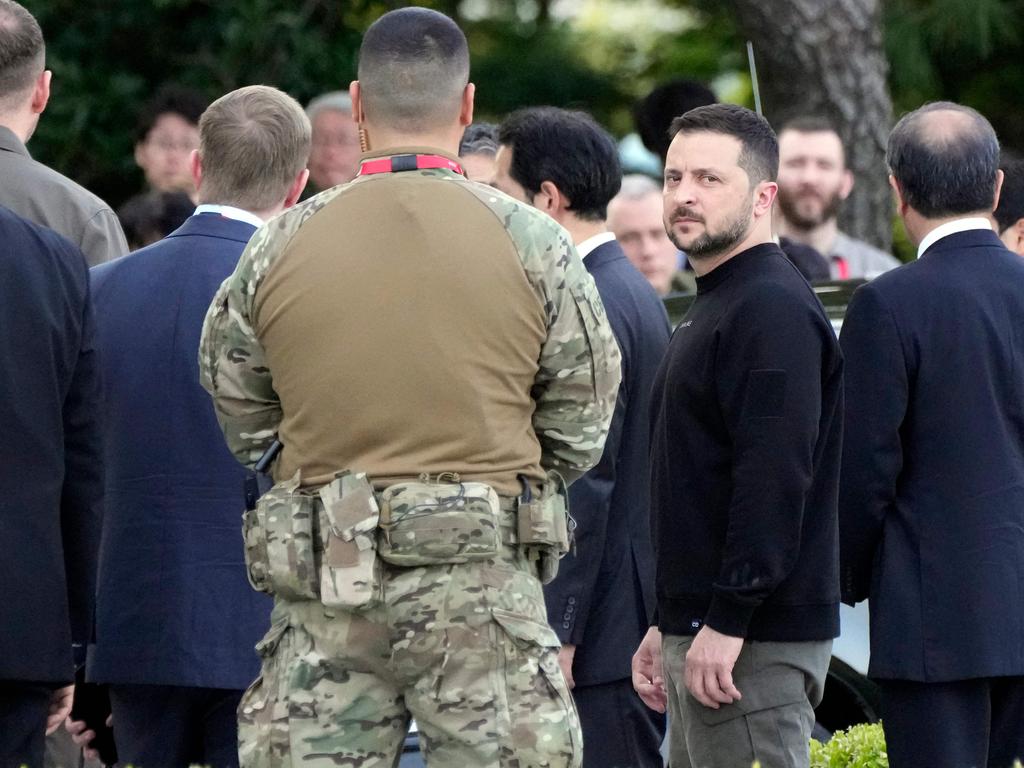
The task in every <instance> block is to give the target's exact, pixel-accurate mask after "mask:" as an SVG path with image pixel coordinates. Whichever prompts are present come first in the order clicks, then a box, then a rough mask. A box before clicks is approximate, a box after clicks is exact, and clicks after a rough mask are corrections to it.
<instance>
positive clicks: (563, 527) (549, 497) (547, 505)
mask: <svg viewBox="0 0 1024 768" xmlns="http://www.w3.org/2000/svg"><path fill="white" fill-rule="evenodd" d="M517 523H518V531H517V532H518V539H519V544H520V546H523V547H526V548H527V550H528V551H530V552H531V553H533V554H534V555H535V557H536V560H537V571H538V574H537V575H538V578H540V580H541V583H543V584H547V583H549V582H550V581H552V580H553V579H554V578H555V576H556V575H557V573H558V561H559V560H561V559H562V557H564V556H565V554H566V552H568V551H569V547H570V546H571V544H572V529H573V527H574V523H573V521H572V518H571V517H570V516H569V494H568V491H567V489H566V486H565V480H564V479H562V476H561V475H560V474H558V473H557V472H554V471H552V472H548V477H547V480H546V481H545V483H544V487H543V488H542V489H541V495H540V497H539V498H536V499H529V498H527V497H525V496H524V497H523V498H520V500H519V506H518V521H517Z"/></svg>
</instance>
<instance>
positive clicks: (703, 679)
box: [686, 625, 743, 709]
mask: <svg viewBox="0 0 1024 768" xmlns="http://www.w3.org/2000/svg"><path fill="white" fill-rule="evenodd" d="M741 650H743V638H742V637H730V636H729V635H723V634H722V633H721V632H716V631H715V630H713V629H712V628H711V627H709V626H707V625H704V626H703V627H701V629H700V631H699V632H698V633H697V636H696V637H695V638H693V643H691V645H690V650H689V651H687V653H686V689H687V690H688V691H689V692H690V693H691V694H693V698H695V699H696V700H697V701H699V702H700V703H701V704H703V705H704V706H705V707H710V708H711V709H718V708H719V707H720V706H721V705H722V704H732V703H733V702H734V701H739V700H740V699H741V698H743V697H742V696H741V695H740V692H739V690H737V688H736V686H735V685H733V683H732V668H733V667H734V666H735V665H736V659H737V658H738V657H739V655H740V651H741Z"/></svg>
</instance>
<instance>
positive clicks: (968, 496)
mask: <svg viewBox="0 0 1024 768" xmlns="http://www.w3.org/2000/svg"><path fill="white" fill-rule="evenodd" d="M840 343H841V345H842V350H843V356H844V357H845V358H846V420H845V441H844V448H843V467H842V477H841V481H840V540H841V544H840V547H841V572H842V588H843V599H844V600H845V601H846V602H851V603H852V602H853V601H855V600H863V599H864V598H868V597H870V603H869V605H870V609H871V663H870V669H869V674H871V675H872V676H875V677H878V678H884V679H903V680H916V681H926V682H941V681H950V680H962V679H967V678H974V677H990V676H996V675H1024V259H1021V258H1020V257H1019V256H1017V255H1016V254H1013V253H1011V252H1010V251H1008V250H1007V249H1006V248H1004V247H1003V245H1002V243H1001V242H1000V241H999V239H998V238H997V237H996V235H995V234H994V233H993V232H991V231H988V230H973V231H968V232H962V233H958V234H952V235H948V236H946V237H944V238H941V239H940V240H938V241H937V242H936V243H935V244H934V245H932V246H931V247H930V248H929V249H928V250H927V251H926V252H925V253H924V254H923V255H922V257H921V258H920V259H919V260H917V261H915V262H913V263H911V264H907V265H905V266H903V267H900V268H899V269H896V270H893V271H891V272H887V273H886V274H884V275H882V276H880V277H878V278H876V279H875V280H874V281H872V282H871V283H868V284H867V285H865V286H863V287H861V288H859V289H858V290H857V292H856V294H854V297H853V300H852V302H851V303H850V307H849V310H848V311H847V314H846V319H845V322H844V324H843V331H842V336H841V339H840Z"/></svg>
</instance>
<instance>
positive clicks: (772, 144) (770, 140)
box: [670, 104, 779, 186]
mask: <svg viewBox="0 0 1024 768" xmlns="http://www.w3.org/2000/svg"><path fill="white" fill-rule="evenodd" d="M700 131H706V132H708V133H721V134H724V135H726V136H732V137H733V138H736V139H739V141H740V144H741V148H740V156H739V161H738V162H739V166H740V168H742V169H743V170H744V171H746V173H747V177H748V178H749V179H750V184H751V186H753V185H754V184H759V183H760V182H762V181H774V180H775V177H776V176H778V175H779V140H778V139H777V138H776V136H775V131H773V130H772V127H771V126H770V125H769V124H768V121H767V120H765V119H764V118H763V117H761V116H760V115H759V114H757V113H756V112H751V111H750V110H749V109H747V108H746V107H740V106H737V105H735V104H710V105H708V106H706V107H697V109H691V110H690V111H689V112H687V113H686V114H685V115H682V116H680V117H677V118H676V119H675V120H673V121H672V128H671V130H670V132H671V135H672V136H675V135H676V134H677V133H698V132H700Z"/></svg>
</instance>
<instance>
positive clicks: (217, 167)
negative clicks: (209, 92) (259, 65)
mask: <svg viewBox="0 0 1024 768" xmlns="http://www.w3.org/2000/svg"><path fill="white" fill-rule="evenodd" d="M311 145H312V128H311V127H310V123H309V118H308V117H306V113H305V111H304V110H303V109H302V106H301V105H300V104H299V103H298V102H297V101H295V99H293V98H292V97H291V96H289V95H288V94H287V93H283V92H282V91H279V90H278V89H277V88H271V87H270V86H269V85H249V86H246V87H244V88H239V89H238V90H235V91H231V93H228V94H225V95H224V96H221V97H220V98H219V99H217V100H216V101H215V102H213V104H211V105H210V106H209V108H208V109H207V110H206V111H205V112H204V113H203V116H202V117H201V118H200V119H199V154H200V157H201V158H202V161H203V180H202V183H201V184H200V188H199V196H200V202H204V203H216V204H221V205H234V206H236V207H238V208H243V209H245V210H248V211H263V210H266V209H267V208H270V207H272V206H273V205H275V204H277V203H279V202H280V201H281V200H282V199H283V198H284V196H285V195H286V194H287V192H288V188H289V187H290V186H291V184H292V182H294V181H295V178H296V177H297V176H298V174H299V172H300V171H302V169H303V168H305V167H306V163H307V162H308V161H309V150H310V147H311Z"/></svg>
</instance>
